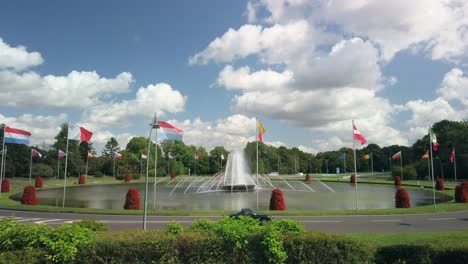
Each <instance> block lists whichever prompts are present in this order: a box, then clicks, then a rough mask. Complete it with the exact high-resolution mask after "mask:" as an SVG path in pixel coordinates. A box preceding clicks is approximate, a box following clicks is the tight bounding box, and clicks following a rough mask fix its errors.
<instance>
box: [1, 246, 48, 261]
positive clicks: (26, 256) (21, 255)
mask: <svg viewBox="0 0 468 264" xmlns="http://www.w3.org/2000/svg"><path fill="white" fill-rule="evenodd" d="M0 263H8V264H24V263H28V264H36V263H37V264H39V263H47V258H46V252H45V251H43V250H40V249H36V248H25V249H23V250H13V251H6V252H2V253H0Z"/></svg>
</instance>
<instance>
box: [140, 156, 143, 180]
mask: <svg viewBox="0 0 468 264" xmlns="http://www.w3.org/2000/svg"><path fill="white" fill-rule="evenodd" d="M140 155H141V154H140ZM140 177H143V158H142V157H141V156H140Z"/></svg>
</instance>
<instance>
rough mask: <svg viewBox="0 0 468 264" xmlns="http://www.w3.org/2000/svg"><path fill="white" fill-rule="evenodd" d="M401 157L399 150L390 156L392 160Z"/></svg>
mask: <svg viewBox="0 0 468 264" xmlns="http://www.w3.org/2000/svg"><path fill="white" fill-rule="evenodd" d="M399 158H401V150H400V151H398V152H397V153H395V155H393V156H392V160H397V159H399Z"/></svg>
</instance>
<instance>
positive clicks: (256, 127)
mask: <svg viewBox="0 0 468 264" xmlns="http://www.w3.org/2000/svg"><path fill="white" fill-rule="evenodd" d="M255 138H256V142H257V169H256V180H257V188H256V189H257V211H258V120H257V117H255Z"/></svg>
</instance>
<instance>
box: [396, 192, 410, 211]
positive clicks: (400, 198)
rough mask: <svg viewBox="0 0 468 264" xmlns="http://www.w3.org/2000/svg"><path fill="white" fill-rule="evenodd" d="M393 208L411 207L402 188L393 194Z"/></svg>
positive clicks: (407, 196)
mask: <svg viewBox="0 0 468 264" xmlns="http://www.w3.org/2000/svg"><path fill="white" fill-rule="evenodd" d="M395 207H396V208H410V207H411V199H410V196H409V194H408V192H407V191H406V189H404V188H398V189H397V191H396V193H395Z"/></svg>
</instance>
